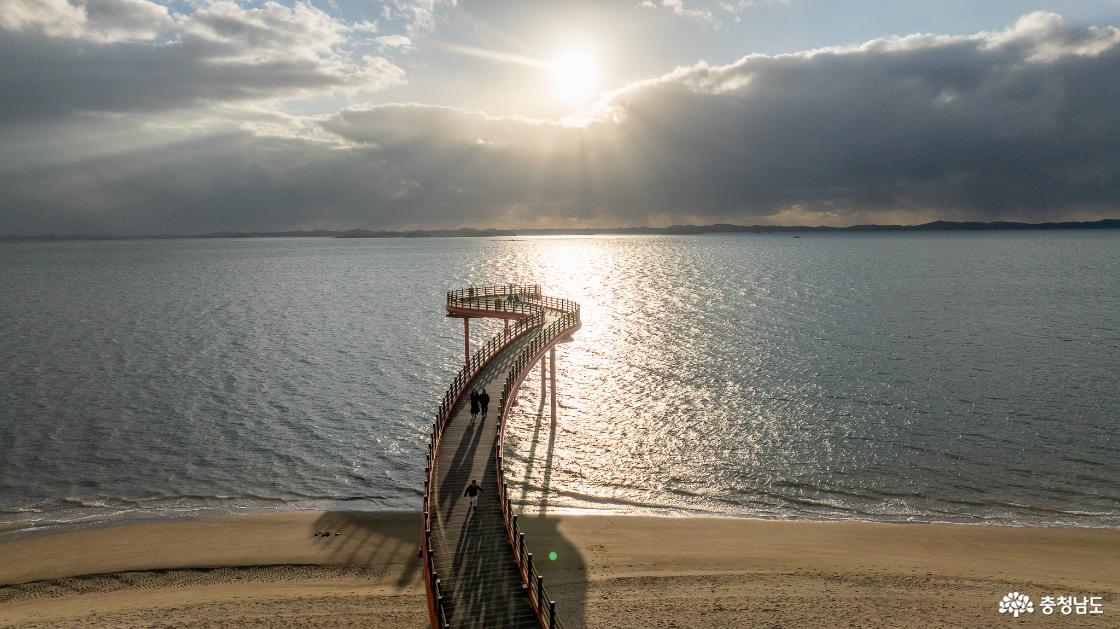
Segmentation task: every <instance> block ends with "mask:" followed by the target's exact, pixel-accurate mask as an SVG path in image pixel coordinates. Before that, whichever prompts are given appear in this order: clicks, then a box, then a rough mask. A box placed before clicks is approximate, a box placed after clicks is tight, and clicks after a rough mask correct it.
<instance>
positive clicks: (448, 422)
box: [421, 285, 580, 629]
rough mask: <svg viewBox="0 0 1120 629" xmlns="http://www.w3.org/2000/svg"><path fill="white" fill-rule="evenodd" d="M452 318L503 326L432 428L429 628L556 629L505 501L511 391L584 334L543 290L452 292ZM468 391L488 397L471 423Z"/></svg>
mask: <svg viewBox="0 0 1120 629" xmlns="http://www.w3.org/2000/svg"><path fill="white" fill-rule="evenodd" d="M447 310H448V316H452V317H461V318H479V317H496V318H502V319H506V320H507V327H506V330H505V331H504V332H502V333H500V334H498V335H497V336H495V337H494V338H492V339H490V340H489V341H488V342H487V343H486V344H485V345H483V347H481V348H479V349H478V351H477V352H475V353H474V354H473V355H471V354H469V352H468V356H470V359H469V360H468V361H467V364H466V365H465V366H464V368H463V370H462V371H461V372H460V373H459V374H458V376H457V377H456V378H455V380H454V381H453V383H452V385H451V387H450V389H449V390H448V392H447V394H446V395H445V396H444V399H443V402H442V403H441V404H440V412H439V413H438V414H437V416H436V421H435V422H434V424H433V429H432V443H431V444H430V445H429V455H428V467H427V471H426V480H425V492H424V493H425V499H424V519H423V523H422V527H423V528H422V531H421V554H422V555H424V556H425V561H424V562H423V564H424V574H425V587H426V590H427V592H428V601H429V605H428V607H429V616H430V622H431V624H432V626H433V627H456V628H457V627H547V628H549V629H551V628H552V627H559V626H560V622H559V620H558V619H557V617H556V610H555V605H554V604H550V602H549V601H548V598H547V594H546V592H545V590H544V587H543V577H541V576H540V575H538V574H537V573H536V571H535V570H534V568H533V565H532V556H531V555H530V554H529V553H528V551H527V549H526V548H525V541H524V535H522V534H521V533H520V530H519V527H518V526H517V522H516V518H515V517H514V516H513V513H512V507H511V505H510V504H509V502H508V501H507V500H506V490H507V487H506V485H505V482H504V475H505V473H504V470H503V469H502V433H503V430H504V426H505V417H506V416H507V415H508V411H509V403H510V402H512V394H511V392H516V390H517V388H518V386H519V385H520V383H521V381H522V380H523V379H524V378H525V376H526V375H527V374H528V373H529V371H530V370H531V369H533V367H534V366H536V364H537V363H538V362H540V365H541V369H542V370H543V369H544V360H543V357H544V355H545V354H546V352H548V353H551V355H552V360H553V366H555V352H554V348H555V345H556V344H557V343H559V342H562V341H564V340H566V339H567V338H570V335H571V334H572V332H574V331H575V330H576V329H578V328H579V325H580V323H579V306H578V304H575V303H574V302H571V301H567V300H562V299H556V298H550V297H545V296H543V295H541V294H540V287H539V286H517V285H509V286H502V287H472V288H469V289H466V290H461V291H453V292H450V293H448V296H447ZM510 320H513V321H515V323H514V324H513V325H512V326H511V325H509V322H510ZM467 325H469V324H465V326H464V327H467ZM552 379H553V380H554V377H553V378H552ZM553 387H555V382H553ZM471 389H485V390H486V391H487V393H488V394H489V395H490V398H491V402H490V407H489V412H488V413H487V414H486V415H481V414H480V415H479V416H478V418H477V419H475V420H473V421H472V419H471V415H470V402H469V400H468V399H467V398H468V396H469V392H470V390H471ZM542 390H543V374H542ZM472 479H475V480H478V482H479V485H481V487H482V494H481V496H480V497H479V501H478V507H477V508H476V509H475V510H473V511H472V510H470V509H469V505H468V503H467V500H466V498H464V497H463V492H464V490H465V489H466V487H467V485H468V484H470V482H471V480H472Z"/></svg>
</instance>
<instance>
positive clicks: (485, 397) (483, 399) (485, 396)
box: [478, 389, 490, 417]
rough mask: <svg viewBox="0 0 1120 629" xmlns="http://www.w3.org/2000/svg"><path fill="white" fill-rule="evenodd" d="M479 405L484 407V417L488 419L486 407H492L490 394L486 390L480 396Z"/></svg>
mask: <svg viewBox="0 0 1120 629" xmlns="http://www.w3.org/2000/svg"><path fill="white" fill-rule="evenodd" d="M478 405H479V406H481V407H482V416H483V417H486V407H488V406H490V394H489V393H487V392H486V389H483V390H482V392H481V393H479V394H478Z"/></svg>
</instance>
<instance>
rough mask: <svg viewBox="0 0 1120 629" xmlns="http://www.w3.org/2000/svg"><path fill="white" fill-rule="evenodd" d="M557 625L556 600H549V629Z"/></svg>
mask: <svg viewBox="0 0 1120 629" xmlns="http://www.w3.org/2000/svg"><path fill="white" fill-rule="evenodd" d="M555 626H556V601H549V602H548V629H553V627H555Z"/></svg>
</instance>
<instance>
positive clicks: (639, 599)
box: [0, 512, 1120, 628]
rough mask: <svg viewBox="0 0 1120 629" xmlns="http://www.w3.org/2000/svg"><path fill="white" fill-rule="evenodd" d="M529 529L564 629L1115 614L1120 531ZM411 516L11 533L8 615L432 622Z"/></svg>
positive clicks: (675, 524)
mask: <svg viewBox="0 0 1120 629" xmlns="http://www.w3.org/2000/svg"><path fill="white" fill-rule="evenodd" d="M521 521H522V525H523V527H524V528H525V530H526V531H527V535H526V537H527V539H528V541H529V543H530V546H531V548H532V549H533V550H534V551H535V553H536V556H537V557H538V561H544V562H545V567H544V574H545V575H546V585H547V587H548V590H549V593H550V596H551V597H552V598H554V599H555V600H556V601H557V604H558V608H559V609H560V610H561V615H562V618H563V619H564V621H565V626H566V627H569V628H571V627H581V626H587V627H704V626H716V625H724V626H735V627H773V626H805V625H813V626H852V625H857V626H911V627H931V626H984V625H991V624H995V623H999V622H1009V621H1010V619H1009V618H1007V616H1006V615H1001V614H999V613H998V611H997V608H998V604H999V600H1000V598H1001V597H1002V596H1003V595H1004V594H1006V593H1008V592H1009V591H1013V590H1017V591H1023V592H1026V593H1028V594H1030V595H1031V596H1032V598H1033V599H1034V603H1035V606H1036V611H1035V613H1034V614H1031V615H1030V616H1028V617H1027V622H1029V623H1030V624H1032V625H1039V626H1072V624H1076V626H1102V627H1105V626H1112V627H1114V626H1118V625H1120V560H1118V558H1120V531H1112V530H1095V529H1071V528H1010V527H978V526H959V525H934V524H908V525H889V524H870V523H852V522H843V523H840V522H774V521H760V520H746V519H731V518H691V517H689V518H649V517H630V516H548V517H543V518H542V517H537V516H524V517H522V518H521ZM418 522H419V520H418V516H417V515H416V514H412V513H359V512H299V513H273V514H256V515H243V516H228V517H217V518H207V519H199V520H190V521H165V522H148V523H133V524H122V525H114V526H105V527H99V528H86V529H78V530H74V529H70V530H60V531H55V532H47V533H41V534H31V535H28V534H27V532H21V533H17V534H15V535H14V536H12V535H9V536H8V538H7V539H6V540H5V541H0V558H2V561H0V584H4V585H3V586H0V626H36V625H39V626H58V625H97V626H138V627H143V626H156V625H167V624H176V625H181V626H211V625H227V626H228V625H266V624H267V625H272V626H276V625H288V626H340V625H350V626H363V627H418V626H423V625H424V624H425V623H426V614H425V607H424V589H423V585H422V584H421V582H420V564H419V559H418V558H417V556H416V555H417V552H416V550H417V548H416V537H417V533H418V526H419V524H418ZM324 532H326V533H330V535H327V536H323V535H316V533H324ZM336 533H338V534H337V535H336ZM0 539H3V538H0ZM550 551H555V552H556V553H557V559H556V560H555V561H547V560H546V559H544V558H545V557H547V555H548V553H549V552H550ZM1047 594H1052V595H1054V596H1058V595H1067V594H1068V595H1079V596H1080V595H1090V594H1092V595H1099V596H1101V599H1100V600H1101V603H1102V608H1103V611H1104V614H1102V615H1098V616H1062V615H1061V614H1060V613H1055V614H1053V615H1051V616H1044V615H1042V613H1041V610H1040V609H1039V608H1038V604H1039V597H1040V596H1041V595H1047Z"/></svg>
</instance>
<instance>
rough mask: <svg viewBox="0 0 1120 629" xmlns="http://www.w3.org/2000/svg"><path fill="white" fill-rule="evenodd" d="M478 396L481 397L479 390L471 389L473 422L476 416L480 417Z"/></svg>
mask: <svg viewBox="0 0 1120 629" xmlns="http://www.w3.org/2000/svg"><path fill="white" fill-rule="evenodd" d="M478 398H479V395H478V391H475V390H474V389H471V421H472V422H473V421H474V419H475V417H478V409H479V404H478Z"/></svg>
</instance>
